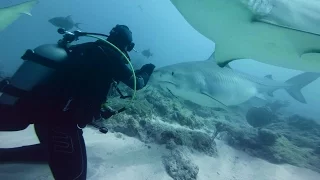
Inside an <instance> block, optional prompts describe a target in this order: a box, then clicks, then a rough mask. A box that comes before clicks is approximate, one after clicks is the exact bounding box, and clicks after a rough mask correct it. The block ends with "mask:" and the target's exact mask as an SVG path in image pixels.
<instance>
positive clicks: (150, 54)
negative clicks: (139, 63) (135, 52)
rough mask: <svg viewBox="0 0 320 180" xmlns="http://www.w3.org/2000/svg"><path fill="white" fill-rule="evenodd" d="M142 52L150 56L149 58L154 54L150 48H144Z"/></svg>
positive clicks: (147, 56)
mask: <svg viewBox="0 0 320 180" xmlns="http://www.w3.org/2000/svg"><path fill="white" fill-rule="evenodd" d="M141 54H142V55H143V56H145V57H146V58H148V59H149V58H150V57H151V56H153V53H151V52H150V49H146V50H143V51H142V52H141Z"/></svg>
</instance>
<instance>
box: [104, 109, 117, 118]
mask: <svg viewBox="0 0 320 180" xmlns="http://www.w3.org/2000/svg"><path fill="white" fill-rule="evenodd" d="M116 113H117V111H115V110H113V109H112V108H111V107H109V106H107V107H104V108H103V110H101V117H102V118H103V119H108V118H110V117H111V116H113V115H115V114H116Z"/></svg>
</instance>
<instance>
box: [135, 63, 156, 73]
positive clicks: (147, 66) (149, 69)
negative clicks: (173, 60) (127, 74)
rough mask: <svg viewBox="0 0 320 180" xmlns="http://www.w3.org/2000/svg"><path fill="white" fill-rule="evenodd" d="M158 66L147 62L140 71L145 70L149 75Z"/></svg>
mask: <svg viewBox="0 0 320 180" xmlns="http://www.w3.org/2000/svg"><path fill="white" fill-rule="evenodd" d="M155 67H156V66H155V65H154V64H151V63H150V64H145V65H143V66H142V67H141V69H140V71H139V72H145V73H147V74H148V75H149V76H151V74H152V72H153V70H154V68H155Z"/></svg>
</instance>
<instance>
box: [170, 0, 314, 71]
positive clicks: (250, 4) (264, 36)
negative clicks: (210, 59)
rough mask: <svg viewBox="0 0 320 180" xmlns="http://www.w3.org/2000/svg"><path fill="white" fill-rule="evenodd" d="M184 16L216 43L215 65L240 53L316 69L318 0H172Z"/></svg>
mask: <svg viewBox="0 0 320 180" xmlns="http://www.w3.org/2000/svg"><path fill="white" fill-rule="evenodd" d="M171 2H172V4H173V5H174V6H175V7H176V9H177V10H178V11H179V12H180V14H181V15H182V16H183V17H184V19H185V20H186V21H187V22H188V23H189V24H190V25H191V26H192V27H193V28H194V29H195V30H196V31H198V32H199V33H200V34H202V35H204V36H205V37H207V38H208V39H210V40H212V41H213V42H214V43H215V44H216V49H215V58H216V62H217V64H218V65H219V66H220V67H224V66H226V65H227V64H228V63H229V62H231V61H234V60H239V59H253V60H256V61H260V62H263V63H267V64H271V65H275V66H280V67H285V68H290V69H296V70H301V71H305V72H320V43H319V42H320V36H319V34H320V28H319V26H320V13H319V12H320V2H319V1H317V0H310V1H301V0H292V1H287V0H171Z"/></svg>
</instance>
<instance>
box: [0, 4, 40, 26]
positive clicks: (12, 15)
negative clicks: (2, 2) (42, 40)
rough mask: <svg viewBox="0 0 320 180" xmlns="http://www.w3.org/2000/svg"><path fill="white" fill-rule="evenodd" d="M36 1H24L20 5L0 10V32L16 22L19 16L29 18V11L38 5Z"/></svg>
mask: <svg viewBox="0 0 320 180" xmlns="http://www.w3.org/2000/svg"><path fill="white" fill-rule="evenodd" d="M38 3H39V1H38V0H31V1H26V2H23V3H20V4H16V5H12V6H8V7H3V8H0V32H1V31H3V30H4V29H5V28H7V27H8V26H9V25H11V24H12V23H13V22H14V21H16V20H17V19H18V18H19V17H20V15H21V14H26V15H29V16H31V13H30V11H31V10H32V8H33V7H34V6H35V5H36V4H38Z"/></svg>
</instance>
